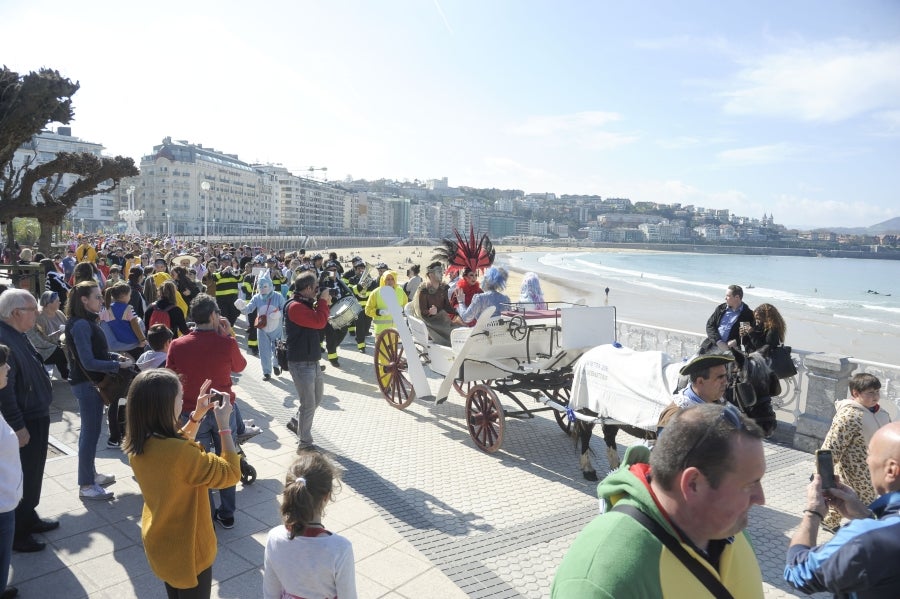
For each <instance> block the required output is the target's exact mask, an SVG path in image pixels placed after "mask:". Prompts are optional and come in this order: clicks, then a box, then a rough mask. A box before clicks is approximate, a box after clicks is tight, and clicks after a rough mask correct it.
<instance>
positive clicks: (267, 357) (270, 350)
mask: <svg viewBox="0 0 900 599" xmlns="http://www.w3.org/2000/svg"><path fill="white" fill-rule="evenodd" d="M254 330H256V331H257V335H258V337H259V341H258V342H257V343H258V344H259V362H260V365H261V366H262V371H263V374H272V357H273V356H274V355H275V342H276V341H278V340H279V339H280V338H281V330H280V329H275V330H274V331H272V332H271V333H267V332H266V330H265V329H254Z"/></svg>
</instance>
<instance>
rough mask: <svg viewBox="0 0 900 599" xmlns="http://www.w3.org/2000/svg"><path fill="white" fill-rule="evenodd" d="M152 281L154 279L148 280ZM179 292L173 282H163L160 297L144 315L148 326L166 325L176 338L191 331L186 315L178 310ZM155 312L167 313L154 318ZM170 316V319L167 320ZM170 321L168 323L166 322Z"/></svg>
mask: <svg viewBox="0 0 900 599" xmlns="http://www.w3.org/2000/svg"><path fill="white" fill-rule="evenodd" d="M148 280H149V281H152V280H153V279H148ZM177 298H178V290H177V289H176V288H175V283H173V282H172V281H163V284H162V285H161V286H160V287H159V297H158V299H156V300H155V301H154V302H153V303H152V304H150V305H149V306H148V307H147V311H146V312H145V313H144V315H145V316H146V319H145V320H146V323H147V326H152V325H154V324H156V323H157V322H159V323H160V324H164V325H166V326H167V327H168V328H169V329H171V331H172V332H173V333H174V334H175V336H176V337H181V336H182V335H187V334H188V333H189V332H190V330H189V329H188V326H187V320H185V318H184V316H185V315H184V313H183V312H182V311H181V310H180V309H179V308H178V299H177ZM155 312H161V313H165V316H164V315H163V314H158V315H157V316H155V317H154V313H155ZM166 316H168V318H166ZM166 321H168V322H166Z"/></svg>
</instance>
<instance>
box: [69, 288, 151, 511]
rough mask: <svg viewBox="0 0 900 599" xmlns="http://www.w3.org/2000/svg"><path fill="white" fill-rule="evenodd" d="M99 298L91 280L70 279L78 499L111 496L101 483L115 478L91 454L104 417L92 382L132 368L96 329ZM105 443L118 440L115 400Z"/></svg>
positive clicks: (113, 480)
mask: <svg viewBox="0 0 900 599" xmlns="http://www.w3.org/2000/svg"><path fill="white" fill-rule="evenodd" d="M102 307H103V299H102V295H101V294H100V287H99V286H98V285H97V283H95V282H94V281H84V282H81V283H78V284H77V285H75V287H74V288H73V289H72V293H71V294H70V295H69V305H68V310H67V313H68V314H67V315H68V317H69V320H68V322H66V345H67V347H68V351H69V352H70V360H69V373H70V378H69V382H70V383H71V385H72V393H73V394H74V395H75V399H77V400H78V409H79V412H80V414H81V431H80V432H79V434H78V486H79V487H80V490H79V495H80V496H81V498H82V499H112V498H113V494H112V493H111V492H109V491H107V490H106V489H104V487H105V486H108V485H111V484H113V483H114V482H116V477H115V476H114V475H112V474H101V473H99V472H97V469H96V467H95V465H94V458H95V457H96V455H97V441H98V440H99V439H100V428H101V423H102V422H103V399H102V398H101V397H100V393H99V392H98V391H97V388H96V387H95V382H96V381H99V380H100V379H102V378H103V375H104V373H107V372H117V371H118V370H119V369H120V368H131V366H133V365H134V360H132V359H131V358H124V357H120V356H119V355H117V354H114V353H111V352H110V351H109V346H108V345H107V343H106V335H104V333H103V331H102V330H101V329H100V325H99V324H98V321H99V319H100V309H101V308H102ZM110 412H112V416H110V417H109V441H108V443H107V445H108V446H112V447H118V446H119V440H120V439H119V436H120V431H119V422H118V417H117V415H118V406H110Z"/></svg>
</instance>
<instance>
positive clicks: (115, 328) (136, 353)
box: [106, 282, 147, 360]
mask: <svg viewBox="0 0 900 599" xmlns="http://www.w3.org/2000/svg"><path fill="white" fill-rule="evenodd" d="M106 292H107V293H106V295H107V296H108V299H109V304H108V307H107V315H108V320H107V324H108V326H109V329H108V330H109V333H110V334H111V336H112V340H110V344H112V341H115V343H116V345H119V346H121V349H119V351H123V350H124V351H126V352H127V353H128V354H129V355H130V356H131V357H132V358H134V359H135V360H136V359H138V358H139V357H140V356H141V354H142V353H144V347H145V346H146V345H147V339H146V337H145V336H144V325H143V323H142V322H141V319H140V318H138V317H137V314H135V313H134V308H132V307H131V286H130V285H128V283H125V282H119V283H116V284H114V285H112V286H111V287H107V289H106ZM125 348H128V349H125Z"/></svg>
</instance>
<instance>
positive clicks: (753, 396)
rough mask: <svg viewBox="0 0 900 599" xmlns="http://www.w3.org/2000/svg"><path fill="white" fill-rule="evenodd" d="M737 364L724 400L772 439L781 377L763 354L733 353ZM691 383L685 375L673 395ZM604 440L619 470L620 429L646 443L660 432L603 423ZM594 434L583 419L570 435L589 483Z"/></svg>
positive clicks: (583, 410)
mask: <svg viewBox="0 0 900 599" xmlns="http://www.w3.org/2000/svg"><path fill="white" fill-rule="evenodd" d="M732 353H734V356H735V361H734V362H732V363H730V364H728V365H727V366H726V373H727V376H728V386H727V388H726V390H725V395H724V400H725V401H727V402H729V403H732V404H734V405H735V406H736V407H737V408H738V409H739V410H741V412H743V413H744V414H745V415H746V416H747V417H748V418H751V419H752V420H753V421H755V422H756V423H757V424H758V425H759V426H760V428H762V429H763V432H764V433H765V437H766V438H769V437H771V436H772V434H774V432H775V427H776V426H777V424H778V420H777V418H776V417H775V411H774V409H773V408H772V397H773V396H777V395H779V394H780V393H781V386H780V383H779V381H778V377H777V376H776V375H775V373H774V372H772V369H771V368H770V367H769V365H768V362H767V361H766V359H765V358H764V357H763V356H762V355H761V354H759V353H756V352H754V353H751V354H745V353H744V352H741V351H737V350H732ZM689 384H690V381H689V377H687V376H684V375H682V376H681V377H680V378H679V379H678V382H677V385H676V386H675V389H674V390H673V391H672V394H673V395H674V394H678V393H680V392H681V390H682V389H684V388H685V387H686V386H687V385H689ZM578 411H579V412H580V413H582V414H584V415H587V416H592V417H595V418H596V417H597V416H598V414H597V413H596V412H594V411H592V410H589V409H587V408H581V409H580V410H578ZM601 428H602V433H603V441H604V443H605V444H606V459H607V461H608V463H609V468H610V470H611V471H612V470H615V469H616V468H618V467H619V464H620V460H619V452H618V447H617V445H616V435H617V434H618V432H619V431H620V430H622V431H625V432H626V433H628V434H629V435H632V436H633V437H637V438H638V439H641V440H643V441H644V442H646V443H652V442H653V441H655V440H656V431H655V430H648V429H646V428H642V427H638V426H634V425H630V424H623V423H617V424H606V423H602V424H601ZM593 432H594V424H592V423H589V422H585V421H583V420H577V419H576V420H575V421H574V426H572V427H571V429H570V435H571V436H572V439H573V440H574V442H575V444H576V445H578V444H579V443H580V444H581V458H580V466H581V472H582V475H583V476H584V478H585V479H586V480H589V481H596V480H598V478H597V471H596V470H595V469H594V467H593V465H592V464H591V460H590V456H589V452H590V440H591V435H593Z"/></svg>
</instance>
